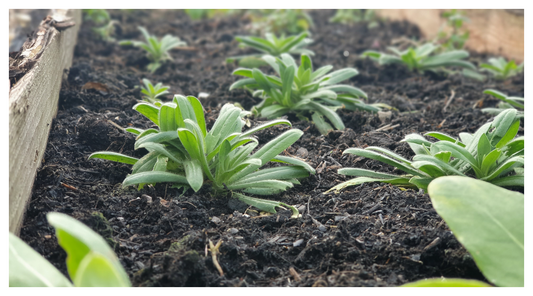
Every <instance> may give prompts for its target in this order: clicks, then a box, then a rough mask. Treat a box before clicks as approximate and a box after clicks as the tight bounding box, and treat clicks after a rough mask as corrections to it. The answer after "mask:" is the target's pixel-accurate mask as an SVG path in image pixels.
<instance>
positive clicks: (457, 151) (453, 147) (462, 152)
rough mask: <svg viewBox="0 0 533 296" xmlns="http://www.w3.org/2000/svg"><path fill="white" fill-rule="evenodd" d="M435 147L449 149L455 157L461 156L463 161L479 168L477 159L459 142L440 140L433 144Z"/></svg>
mask: <svg viewBox="0 0 533 296" xmlns="http://www.w3.org/2000/svg"><path fill="white" fill-rule="evenodd" d="M433 147H435V148H438V149H440V151H449V152H451V153H452V156H453V157H455V158H459V159H461V160H463V161H466V162H468V163H469V164H470V165H471V166H472V168H474V169H479V167H478V165H477V161H476V159H475V158H474V157H473V156H472V154H470V153H469V152H468V151H467V150H466V149H465V148H463V147H461V146H459V145H457V144H454V143H451V142H446V141H440V142H437V143H434V144H433V145H432V148H433Z"/></svg>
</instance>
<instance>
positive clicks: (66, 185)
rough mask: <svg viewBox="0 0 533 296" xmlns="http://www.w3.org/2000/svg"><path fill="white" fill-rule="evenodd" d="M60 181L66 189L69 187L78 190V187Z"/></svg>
mask: <svg viewBox="0 0 533 296" xmlns="http://www.w3.org/2000/svg"><path fill="white" fill-rule="evenodd" d="M59 183H61V185H63V187H66V188H68V189H71V190H78V188H76V187H74V186H71V185H68V184H65V183H63V182H59Z"/></svg>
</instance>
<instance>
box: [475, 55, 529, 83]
mask: <svg viewBox="0 0 533 296" xmlns="http://www.w3.org/2000/svg"><path fill="white" fill-rule="evenodd" d="M479 67H480V68H482V70H483V71H486V72H489V73H490V74H492V75H493V76H494V78H495V79H498V80H505V79H507V78H509V77H512V76H515V75H517V74H518V73H520V72H522V71H523V70H524V63H522V64H520V65H518V66H517V65H516V63H515V61H509V62H507V61H506V60H505V59H504V58H502V57H499V58H490V59H489V63H488V64H481V65H479Z"/></svg>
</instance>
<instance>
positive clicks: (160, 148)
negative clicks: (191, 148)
mask: <svg viewBox="0 0 533 296" xmlns="http://www.w3.org/2000/svg"><path fill="white" fill-rule="evenodd" d="M139 148H146V149H148V150H149V151H156V152H157V153H159V154H163V155H165V156H166V157H168V158H169V159H172V160H173V161H174V162H176V163H181V162H183V160H184V158H185V157H184V155H183V154H181V153H180V152H179V151H177V150H171V149H169V148H166V147H165V146H164V145H162V144H158V143H151V142H147V143H143V144H142V145H140V146H139Z"/></svg>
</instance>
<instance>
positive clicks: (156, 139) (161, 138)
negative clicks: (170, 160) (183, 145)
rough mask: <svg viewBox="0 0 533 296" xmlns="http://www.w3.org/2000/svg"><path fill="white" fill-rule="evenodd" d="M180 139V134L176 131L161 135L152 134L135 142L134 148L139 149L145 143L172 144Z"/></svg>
mask: <svg viewBox="0 0 533 296" xmlns="http://www.w3.org/2000/svg"><path fill="white" fill-rule="evenodd" d="M177 138H178V133H177V132H176V131H167V132H161V133H151V134H149V135H147V136H144V137H142V138H139V139H137V141H135V145H134V148H135V149H139V148H140V147H141V145H142V144H144V143H164V142H170V141H172V140H174V139H177Z"/></svg>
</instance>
